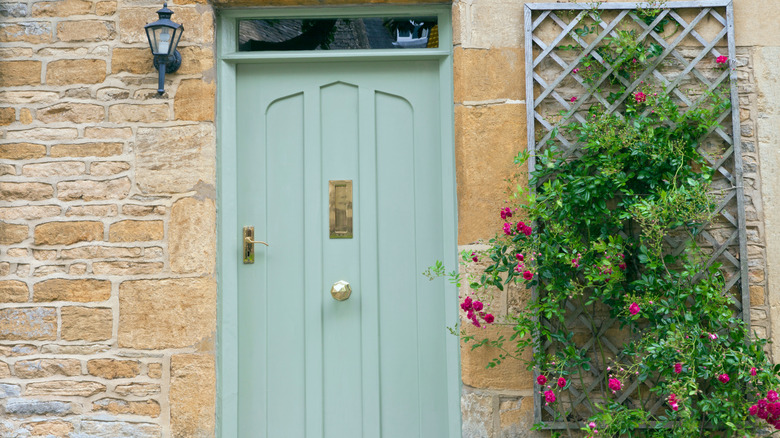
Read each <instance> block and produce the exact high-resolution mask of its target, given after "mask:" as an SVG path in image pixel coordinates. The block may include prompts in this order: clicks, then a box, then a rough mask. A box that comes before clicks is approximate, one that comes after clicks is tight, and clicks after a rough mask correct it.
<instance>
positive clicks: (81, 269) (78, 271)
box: [68, 263, 87, 277]
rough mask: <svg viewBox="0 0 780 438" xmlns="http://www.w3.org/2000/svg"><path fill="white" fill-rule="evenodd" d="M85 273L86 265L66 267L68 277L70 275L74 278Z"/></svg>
mask: <svg viewBox="0 0 780 438" xmlns="http://www.w3.org/2000/svg"><path fill="white" fill-rule="evenodd" d="M86 273H87V264H86V263H74V264H72V265H70V267H68V275H72V276H74V277H79V276H83V275H84V274H86Z"/></svg>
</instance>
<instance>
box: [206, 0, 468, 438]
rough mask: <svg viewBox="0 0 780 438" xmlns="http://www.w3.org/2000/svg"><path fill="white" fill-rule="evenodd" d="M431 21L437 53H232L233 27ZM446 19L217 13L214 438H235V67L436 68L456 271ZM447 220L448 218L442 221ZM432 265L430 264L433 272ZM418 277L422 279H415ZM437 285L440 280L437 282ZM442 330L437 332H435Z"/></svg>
mask: <svg viewBox="0 0 780 438" xmlns="http://www.w3.org/2000/svg"><path fill="white" fill-rule="evenodd" d="M406 15H429V16H430V15H436V16H437V17H438V24H439V41H442V42H445V43H446V44H445V47H439V48H436V49H433V48H431V49H406V50H397V49H382V50H332V51H324V50H323V51H300V52H238V22H239V20H241V19H266V18H303V17H306V18H339V17H347V18H348V17H372V16H373V17H386V16H406ZM450 41H452V18H451V6H450V5H446V4H445V5H424V6H416V5H412V6H404V5H375V4H374V5H363V6H348V7H340V6H339V7H290V8H252V9H222V10H217V124H216V127H217V285H218V286H217V436H220V437H225V438H233V437H237V436H238V416H237V411H238V387H239V382H238V372H237V365H238V324H237V321H238V309H237V306H238V269H240V268H241V266H242V264H241V263H240V262H239V260H240V259H241V246H240V243H241V242H240V233H241V230H240V227H239V225H238V224H236V223H235V217H234V216H233V215H232V214H231V213H230V212H235V211H237V207H238V184H237V183H238V182H237V180H236V177H235V176H236V160H237V147H238V145H237V140H236V126H235V123H236V119H237V118H236V93H237V88H236V76H237V68H236V67H237V65H239V64H244V63H264V62H280V61H281V62H301V61H305V62H316V61H324V62H327V61H334V60H344V61H350V60H352V61H358V60H365V61H371V60H393V59H398V60H401V59H403V60H413V59H434V60H438V61H439V62H438V65H439V87H440V92H439V95H440V102H439V109H440V114H441V121H440V126H441V136H440V138H441V145H440V148H441V160H442V194H441V196H442V205H443V208H444V216H445V218H446V217H449V218H451V219H449V220H446V221H445V222H444V223H443V224H441V225H442V231H443V232H444V235H445V236H449V239H447V238H445V241H444V248H443V251H442V254H444V255H445V257H444V260H443V262H444V263H445V264H446V265H447V266H457V230H458V227H457V199H456V184H455V147H454V103H453V102H454V96H453V61H452V45H451V44H449V42H450ZM448 213H449V214H448ZM434 262H435V260H431V264H433V263H434ZM421 275H422V273H421ZM438 281H442V280H438ZM445 290H446V291H447V293H448V296H447V304H448V305H447V309H446V312H445V314H446V320H447V325H449V326H452V327H454V326H456V325H457V323H458V319H459V314H458V305H457V302H458V300H457V296H458V291H457V290H456V288H455V286H454V285H451V284H449V283H448V284H447V286H446V287H445ZM441 329H442V330H446V328H445V327H444V326H442V328H441ZM459 341H460V340H459V338H458V337H456V336H448V337H447V340H446V343H447V344H446V349H447V357H448V358H450V360H448V362H447V380H448V384H447V392H448V397H447V399H448V405H449V406H448V412H449V421H450V423H449V429H450V437H451V438H456V437H458V438H459V437H460V436H461V434H462V433H461V408H460V397H461V386H462V383H461V376H460V344H459Z"/></svg>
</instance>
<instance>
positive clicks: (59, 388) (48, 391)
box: [24, 380, 106, 397]
mask: <svg viewBox="0 0 780 438" xmlns="http://www.w3.org/2000/svg"><path fill="white" fill-rule="evenodd" d="M105 390H106V385H104V384H102V383H98V382H78V381H75V380H51V381H48V382H35V383H28V384H27V388H26V389H25V391H24V394H25V395H32V396H36V395H68V396H74V395H77V396H81V397H90V396H93V395H95V394H99V393H101V392H104V391H105Z"/></svg>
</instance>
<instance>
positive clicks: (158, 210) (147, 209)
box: [122, 204, 166, 216]
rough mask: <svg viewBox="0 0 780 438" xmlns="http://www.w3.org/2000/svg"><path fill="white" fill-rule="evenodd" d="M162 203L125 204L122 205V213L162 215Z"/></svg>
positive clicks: (163, 211)
mask: <svg viewBox="0 0 780 438" xmlns="http://www.w3.org/2000/svg"><path fill="white" fill-rule="evenodd" d="M165 210H166V208H165V206H164V205H135V204H125V205H123V206H122V214H126V215H130V216H149V215H153V214H156V215H163V214H165Z"/></svg>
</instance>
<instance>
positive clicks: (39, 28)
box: [0, 21, 52, 44]
mask: <svg viewBox="0 0 780 438" xmlns="http://www.w3.org/2000/svg"><path fill="white" fill-rule="evenodd" d="M51 40H52V33H51V23H49V22H45V21H25V22H19V23H0V43H11V42H25V43H31V44H43V43H50V42H51Z"/></svg>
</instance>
